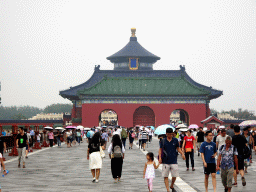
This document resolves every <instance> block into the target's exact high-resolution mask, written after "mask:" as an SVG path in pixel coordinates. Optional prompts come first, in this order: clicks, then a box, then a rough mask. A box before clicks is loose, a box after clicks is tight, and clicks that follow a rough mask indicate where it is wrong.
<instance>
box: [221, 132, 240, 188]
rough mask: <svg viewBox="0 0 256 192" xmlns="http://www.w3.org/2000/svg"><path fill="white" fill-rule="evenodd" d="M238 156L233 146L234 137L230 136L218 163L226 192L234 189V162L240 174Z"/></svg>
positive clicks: (222, 147)
mask: <svg viewBox="0 0 256 192" xmlns="http://www.w3.org/2000/svg"><path fill="white" fill-rule="evenodd" d="M237 155H238V152H237V149H236V148H235V147H234V146H233V145H232V137H230V136H228V137H227V138H226V144H225V145H222V146H221V147H220V150H219V157H218V161H217V171H219V170H220V167H221V179H222V184H223V186H224V187H225V192H228V191H231V188H232V179H233V174H234V162H235V165H236V173H239V171H238V160H237ZM220 162H221V163H220Z"/></svg>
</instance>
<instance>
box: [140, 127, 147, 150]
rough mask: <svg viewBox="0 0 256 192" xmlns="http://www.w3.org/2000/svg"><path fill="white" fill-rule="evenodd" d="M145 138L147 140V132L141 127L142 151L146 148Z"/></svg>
mask: <svg viewBox="0 0 256 192" xmlns="http://www.w3.org/2000/svg"><path fill="white" fill-rule="evenodd" d="M147 140H148V132H147V131H146V130H145V127H143V128H142V131H141V145H142V148H143V151H145V150H146V149H145V148H146V143H147Z"/></svg>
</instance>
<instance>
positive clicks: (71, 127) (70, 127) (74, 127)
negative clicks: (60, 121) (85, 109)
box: [66, 126, 76, 129]
mask: <svg viewBox="0 0 256 192" xmlns="http://www.w3.org/2000/svg"><path fill="white" fill-rule="evenodd" d="M66 129H76V126H67V127H66Z"/></svg>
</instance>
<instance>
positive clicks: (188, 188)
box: [133, 137, 196, 192]
mask: <svg viewBox="0 0 256 192" xmlns="http://www.w3.org/2000/svg"><path fill="white" fill-rule="evenodd" d="M153 138H154V139H156V140H158V138H155V137H153ZM133 144H134V145H135V146H136V147H137V148H139V145H137V143H136V142H135V141H134V142H133ZM139 150H140V151H141V152H142V153H143V154H144V155H147V153H148V151H146V150H145V151H143V150H142V149H140V148H139ZM154 160H155V162H156V164H158V163H159V162H158V159H157V158H154ZM162 167H163V165H162V164H161V165H159V167H158V171H160V172H161V171H162ZM168 179H170V180H172V177H171V175H169V177H168ZM175 185H176V186H177V187H178V188H179V189H181V190H182V191H187V192H196V190H195V189H194V188H192V187H191V186H190V185H189V184H187V183H186V182H185V181H183V180H182V179H181V178H180V177H176V181H175Z"/></svg>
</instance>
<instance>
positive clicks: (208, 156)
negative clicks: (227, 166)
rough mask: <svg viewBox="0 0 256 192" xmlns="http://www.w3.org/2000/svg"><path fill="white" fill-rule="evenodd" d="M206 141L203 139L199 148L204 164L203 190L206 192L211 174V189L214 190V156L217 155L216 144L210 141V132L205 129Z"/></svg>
mask: <svg viewBox="0 0 256 192" xmlns="http://www.w3.org/2000/svg"><path fill="white" fill-rule="evenodd" d="M205 136H206V141H204V142H203V143H202V145H201V148H200V153H201V157H202V160H203V164H204V175H205V179H204V184H205V191H206V192H208V179H209V175H210V174H211V175H212V185H213V190H214V192H216V163H215V157H216V155H217V148H216V144H215V143H214V142H212V136H213V134H212V132H211V131H207V132H206V133H205Z"/></svg>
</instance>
